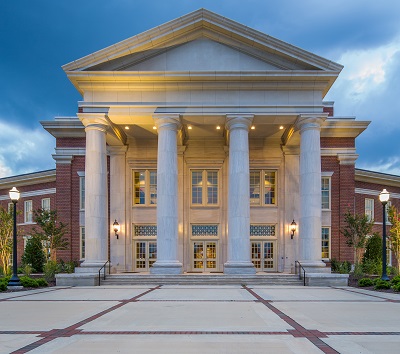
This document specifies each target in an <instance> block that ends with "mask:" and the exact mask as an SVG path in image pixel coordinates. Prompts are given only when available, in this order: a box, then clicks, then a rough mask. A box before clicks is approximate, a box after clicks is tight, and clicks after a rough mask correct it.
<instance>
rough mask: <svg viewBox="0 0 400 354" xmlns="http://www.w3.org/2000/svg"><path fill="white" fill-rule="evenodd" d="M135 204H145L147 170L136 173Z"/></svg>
mask: <svg viewBox="0 0 400 354" xmlns="http://www.w3.org/2000/svg"><path fill="white" fill-rule="evenodd" d="M133 183H134V204H145V192H146V191H145V171H137V172H135V173H134V182H133Z"/></svg>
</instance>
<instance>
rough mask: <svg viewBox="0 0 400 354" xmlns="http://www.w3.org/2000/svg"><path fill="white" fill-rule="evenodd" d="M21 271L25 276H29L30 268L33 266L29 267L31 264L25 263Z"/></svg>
mask: <svg viewBox="0 0 400 354" xmlns="http://www.w3.org/2000/svg"><path fill="white" fill-rule="evenodd" d="M21 270H22V273H23V274H25V275H26V276H28V277H29V276H30V275H31V274H32V270H33V268H32V267H31V265H30V264H25V265H24V266H23V267H22V269H21Z"/></svg>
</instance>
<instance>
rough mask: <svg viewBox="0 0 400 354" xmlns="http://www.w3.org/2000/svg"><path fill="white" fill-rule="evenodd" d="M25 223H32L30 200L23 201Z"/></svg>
mask: <svg viewBox="0 0 400 354" xmlns="http://www.w3.org/2000/svg"><path fill="white" fill-rule="evenodd" d="M25 222H32V200H27V201H25Z"/></svg>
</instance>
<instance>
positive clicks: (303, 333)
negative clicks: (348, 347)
mask: <svg viewBox="0 0 400 354" xmlns="http://www.w3.org/2000/svg"><path fill="white" fill-rule="evenodd" d="M243 289H246V290H247V291H248V292H249V293H250V294H251V295H253V296H254V297H255V298H256V299H258V300H260V302H261V303H262V304H263V305H265V306H266V307H268V308H269V309H270V310H271V311H272V312H273V313H275V314H276V315H277V316H279V318H281V319H282V320H283V321H285V322H286V323H287V324H288V325H290V326H291V327H293V328H294V331H293V330H288V332H289V333H292V334H293V336H294V337H303V338H306V339H308V340H309V341H310V342H311V343H312V344H314V345H315V346H316V347H317V348H318V349H320V350H321V351H322V352H323V353H325V354H334V353H337V354H339V352H338V351H336V350H335V349H333V348H332V347H330V346H329V345H327V344H326V343H325V342H324V341H323V340H322V339H321V338H325V337H326V335H325V334H324V333H322V332H320V331H318V330H308V329H306V328H304V327H303V326H302V325H300V324H299V323H298V322H296V321H295V320H294V319H293V318H291V317H289V316H288V315H286V314H285V313H283V312H282V311H281V310H279V309H277V308H276V307H275V306H273V305H272V302H271V301H266V300H264V299H263V298H262V297H261V296H260V295H258V294H257V293H256V292H255V291H254V290H252V289H249V288H248V287H247V286H246V285H243Z"/></svg>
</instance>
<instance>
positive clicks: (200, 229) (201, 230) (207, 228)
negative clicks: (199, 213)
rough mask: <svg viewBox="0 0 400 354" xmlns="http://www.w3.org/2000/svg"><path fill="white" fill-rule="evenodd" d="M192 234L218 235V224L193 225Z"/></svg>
mask: <svg viewBox="0 0 400 354" xmlns="http://www.w3.org/2000/svg"><path fill="white" fill-rule="evenodd" d="M192 236H218V225H192Z"/></svg>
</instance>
